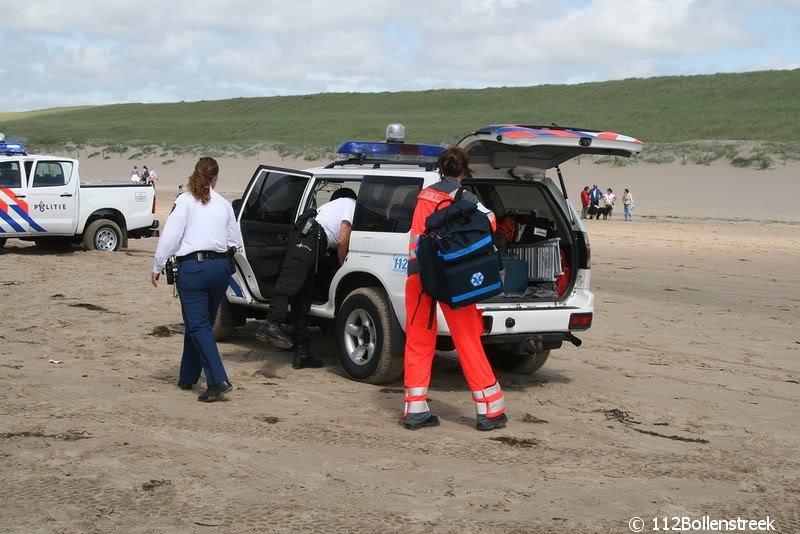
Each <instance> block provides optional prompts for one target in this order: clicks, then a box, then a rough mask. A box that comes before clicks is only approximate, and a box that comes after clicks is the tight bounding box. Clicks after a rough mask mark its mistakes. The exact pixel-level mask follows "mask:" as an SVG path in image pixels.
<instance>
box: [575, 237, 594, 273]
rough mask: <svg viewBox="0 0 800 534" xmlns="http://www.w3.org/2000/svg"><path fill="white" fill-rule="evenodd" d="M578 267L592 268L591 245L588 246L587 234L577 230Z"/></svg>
mask: <svg viewBox="0 0 800 534" xmlns="http://www.w3.org/2000/svg"><path fill="white" fill-rule="evenodd" d="M577 237H578V268H579V269H591V268H592V247H591V246H589V234H587V233H586V232H578V234H577Z"/></svg>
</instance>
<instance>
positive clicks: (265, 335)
mask: <svg viewBox="0 0 800 534" xmlns="http://www.w3.org/2000/svg"><path fill="white" fill-rule="evenodd" d="M256 339H257V340H259V341H261V342H263V343H272V344H273V345H275V346H276V347H279V348H281V349H291V348H292V345H294V343H292V340H291V339H289V337H288V336H287V335H286V334H284V333H283V330H281V327H280V325H278V323H273V322H272V321H270V320H269V319H267V320H266V321H264V324H263V325H261V326H260V327H259V329H258V330H257V331H256Z"/></svg>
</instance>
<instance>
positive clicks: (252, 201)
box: [214, 125, 643, 383]
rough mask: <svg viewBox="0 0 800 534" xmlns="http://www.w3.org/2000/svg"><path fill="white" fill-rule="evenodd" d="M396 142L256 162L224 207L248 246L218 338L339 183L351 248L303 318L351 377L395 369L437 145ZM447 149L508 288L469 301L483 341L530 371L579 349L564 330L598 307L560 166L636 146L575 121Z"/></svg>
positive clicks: (491, 133)
mask: <svg viewBox="0 0 800 534" xmlns="http://www.w3.org/2000/svg"><path fill="white" fill-rule="evenodd" d="M402 141H403V139H402V138H393V139H391V140H390V141H388V142H358V141H348V142H345V143H342V144H341V145H340V147H339V150H338V153H337V156H338V158H339V160H338V161H335V162H333V163H331V164H329V165H327V166H325V167H321V168H312V169H307V170H292V169H285V168H277V167H269V166H266V165H261V166H259V167H258V168H257V169H256V171H255V173H254V174H253V176H252V178H251V180H250V183H249V184H248V186H247V189H246V190H245V192H244V196H243V197H242V198H241V199H238V200H235V201H234V202H233V204H234V211H235V212H236V214H237V219H238V222H239V226H240V229H241V232H242V237H243V240H244V247H243V248H244V250H243V251H242V252H240V253H238V254H237V255H236V262H237V264H238V269H237V272H236V273H235V274H234V275H233V277H232V278H231V282H230V286H229V287H228V290H227V293H226V296H227V300H226V301H224V302H223V304H222V306H220V309H219V311H218V313H217V317H216V321H215V324H214V332H215V335H216V337H217V339H218V340H222V339H224V338H226V337H228V336H229V335H230V334H231V333H232V331H233V329H234V328H235V327H236V326H241V325H244V324H245V321H246V319H247V318H248V317H263V315H264V311H265V310H266V309H267V308H268V307H269V300H270V297H271V296H272V295H273V293H274V290H275V282H276V280H277V278H278V275H279V273H280V269H281V264H282V262H283V258H284V255H285V254H286V246H287V242H288V239H289V231H290V230H291V228H292V225H293V223H294V222H295V220H296V218H297V217H298V215H300V214H301V213H303V212H304V211H306V210H307V209H309V208H314V207H319V206H321V205H322V204H324V203H325V202H327V201H328V200H329V199H330V196H331V194H332V193H333V191H335V190H336V189H338V188H341V187H348V188H351V189H353V190H355V191H357V193H358V200H357V204H356V209H355V215H354V219H353V230H352V234H351V236H350V251H349V254H348V256H347V259H346V261H345V263H344V265H342V266H341V267H339V266H338V262H337V261H336V259H335V258H325V259H322V260H321V261H320V264H319V267H318V273H317V278H316V284H315V294H314V304H313V306H312V308H311V316H312V317H313V318H315V319H316V321H317V323H318V324H319V325H320V326H322V327H323V328H325V329H328V330H332V331H333V332H334V334H335V337H336V343H337V348H338V355H339V359H340V361H341V363H342V365H343V367H344V369H345V371H346V372H347V373H348V375H349V376H351V377H352V378H354V379H357V380H362V381H366V382H370V383H384V382H389V381H392V380H394V379H396V378H397V377H399V376H400V374H401V373H402V369H403V346H404V333H403V331H404V324H405V320H406V305H405V293H404V288H405V281H406V267H407V262H408V247H409V230H410V228H411V217H412V214H413V211H414V206H415V204H416V198H417V195H418V194H419V192H420V190H421V189H422V188H424V187H427V186H429V185H431V184H433V183H435V182H437V181H438V180H439V174H438V172H437V170H436V160H437V158H438V156H439V154H441V152H442V151H443V150H444V149H445V147H443V146H435V145H417V144H408V143H405V142H402ZM457 146H460V147H462V148H464V149H465V150H467V152H468V153H469V154H470V158H471V167H472V170H473V171H474V176H472V177H471V178H470V179H468V180H465V181H464V182H463V184H464V186H465V187H467V188H468V189H469V190H470V191H472V192H473V193H474V194H475V195H476V196H477V197H478V198H479V199H480V201H481V202H482V203H483V204H484V205H485V206H486V207H488V208H489V209H491V210H492V211H493V212H494V213H495V215H496V217H497V221H498V231H499V232H498V235H497V236H496V237H497V240H496V241H497V244H498V247H499V248H500V250H501V252H503V253H504V254H503V257H504V263H506V264H507V265H508V266H507V268H506V269H505V271H507V272H506V273H505V282H504V286H506V288H505V290H504V291H505V292H504V293H502V294H500V295H497V296H495V297H492V298H490V299H488V300H485V301H483V302H480V303H479V304H478V307H479V309H481V311H482V315H483V324H484V333H483V336H482V338H481V339H482V341H483V344H484V348H485V350H486V353H487V355H488V356H489V359H490V361H491V362H492V364H493V365H495V366H496V367H499V368H502V369H505V370H510V371H514V372H519V373H532V372H534V371H536V370H538V369H539V368H540V367H541V366H542V365H544V363H545V360H547V358H548V356H549V354H550V351H551V350H553V349H556V348H559V347H561V345H562V342H563V341H570V342H572V343H574V344H576V345H579V344H580V340H578V338H577V337H575V335H574V333H573V332H576V331H579V330H585V329H587V328H589V327H590V326H591V323H592V314H593V312H594V295H593V294H592V292H591V290H590V273H591V271H590V256H591V255H590V248H589V239H588V236H587V234H586V232H585V229H584V227H583V224H582V223H581V220H580V217H579V216H578V215H577V213H576V211H575V209H574V208H573V207H572V204H571V203H570V202H569V201H568V200H567V191H566V188H565V186H564V181H563V178H562V175H561V171H560V169H559V165H560V164H562V163H563V162H565V161H567V160H569V159H571V158H573V157H575V156H578V155H581V154H598V155H615V156H622V157H629V156H631V155H633V154H636V153H638V152H640V151H641V149H642V146H643V145H642V142H641V141H639V140H637V139H634V138H632V137H627V136H624V135H619V134H615V133H611V132H601V131H595V130H587V129H583V128H560V127H555V126H550V127H543V126H519V125H500V126H489V127H486V128H482V129H480V130H478V131H476V132H474V133H472V134H470V135H467V136H466V137H464V138H463V139H462V140H461V141H459V143H458V144H457ZM550 170H554V171H555V173H556V176H557V180H558V183H556V181H554V180H553V179H552V178H551V176H549V175H548V174H547V171H550ZM512 266H513V267H514V272H513V273H512V272H511V271H512V269H511V267H512ZM437 322H438V332H437V335H438V338H437V339H438V341H437V348H438V349H439V350H452V349H453V343H452V340H451V338H450V337H449V331H448V327H447V323H446V321H444V318H443V316H442V314H441V311H439V316H438V321H437Z"/></svg>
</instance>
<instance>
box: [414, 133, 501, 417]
mask: <svg viewBox="0 0 800 534" xmlns="http://www.w3.org/2000/svg"><path fill="white" fill-rule="evenodd" d="M438 167H439V176H440V177H441V181H439V182H438V183H436V184H434V185H432V186H430V187H427V188H425V189H423V190H422V191H421V192H420V194H419V195H418V196H417V207H416V209H415V210H414V216H413V219H412V222H411V239H410V242H409V246H408V254H409V261H408V279H407V280H406V346H405V360H404V381H405V387H406V395H405V409H404V413H403V419H404V423H403V424H404V426H405V428H407V429H409V430H417V429H420V428H425V427H432V426H437V425H438V424H439V417H438V416H436V415H434V414H433V413H431V410H430V408H429V407H428V385H429V384H430V381H431V366H432V365H433V354H434V351H435V349H436V323H437V321H436V314H435V313H434V314H433V321H432V325H429V313H430V310H431V305H432V301H431V297H429V296H428V295H426V294H425V293H423V292H422V283H421V282H420V277H419V269H418V265H417V257H416V250H417V242H418V241H419V237H420V235H422V233H423V232H424V231H425V219H426V218H427V217H428V216H429V215H430V214H431V213H433V212H434V211H436V209H437V206H438V207H440V208H441V207H444V206H446V205H448V203H447V202H444V204H441V205H440V203H441V202H442V201H447V200H450V201H453V200H454V199H455V195H456V193H457V192H458V190H459V189H460V188H461V181H462V180H463V179H464V178H468V177H469V176H471V171H470V168H469V155H468V154H467V153H466V151H464V150H463V149H461V148H451V149H448V150H446V151H444V152H443V153H442V154H441V156H439V161H438ZM462 195H463V196H462V197H461V198H462V199H464V200H470V201H473V202H475V203H477V204H478V208H479V209H480V210H481V211H483V212H484V213H486V215H487V217H489V220H490V221H491V224H492V229H493V230H494V229H496V223H495V220H494V214H493V213H492V212H491V211H490V210H488V209H487V208H486V207H485V206H483V205H482V204H481V203H480V202H479V201H478V199H477V197H475V195H473V194H472V193H471V192H469V191H464V193H463V194H462ZM438 305H439V306H441V307H442V313H444V318H445V320H446V321H447V325H448V326H449V327H450V335H451V336H452V338H453V343H454V344H455V347H456V351H457V352H458V359H459V361H460V362H461V369H462V370H463V372H464V377H465V378H466V379H467V384H468V385H469V388H470V390H472V400H473V402H474V403H475V408H476V411H477V423H476V426H477V428H478V430H494V429H496V428H503V427H505V426H506V423H507V422H508V418H507V417H506V415H505V402H504V399H503V391H502V390H501V389H500V384H499V383H498V382H497V379H496V378H495V376H494V372H493V371H492V367H491V365H489V361H488V360H487V359H486V354H485V353H484V351H483V345H482V344H481V339H480V336H481V333H482V332H483V320H482V319H481V314H480V312H479V311H478V308H477V307H476V306H475V305H474V304H471V305H469V306H465V307H463V308H458V309H455V310H454V309H452V308H451V307H450V306H448V305H446V304H444V303H438ZM434 311H435V310H434ZM418 312H419V313H418Z"/></svg>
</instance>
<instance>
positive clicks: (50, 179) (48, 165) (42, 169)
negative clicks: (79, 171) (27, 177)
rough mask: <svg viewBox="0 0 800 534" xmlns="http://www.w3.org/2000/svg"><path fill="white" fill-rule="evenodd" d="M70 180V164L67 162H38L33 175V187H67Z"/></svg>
mask: <svg viewBox="0 0 800 534" xmlns="http://www.w3.org/2000/svg"><path fill="white" fill-rule="evenodd" d="M71 178H72V163H70V162H68V161H39V162H37V163H36V171H35V172H34V173H33V184H32V186H33V187H58V186H62V185H67V184H68V183H69V181H70V179H71Z"/></svg>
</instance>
